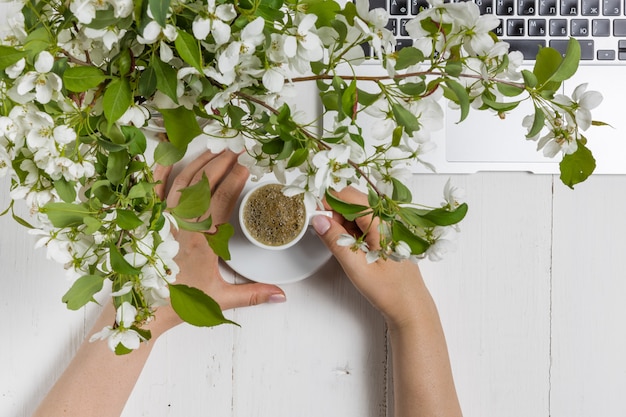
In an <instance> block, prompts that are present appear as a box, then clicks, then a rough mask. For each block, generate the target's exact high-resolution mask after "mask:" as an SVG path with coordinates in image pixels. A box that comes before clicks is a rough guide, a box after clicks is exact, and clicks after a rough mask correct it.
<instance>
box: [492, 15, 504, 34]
mask: <svg viewBox="0 0 626 417" xmlns="http://www.w3.org/2000/svg"><path fill="white" fill-rule="evenodd" d="M498 20H500V24H499V25H498V26H497V27H496V28H495V29H494V30H493V31H492V32H493V33H495V34H496V36H504V20H502V19H498Z"/></svg>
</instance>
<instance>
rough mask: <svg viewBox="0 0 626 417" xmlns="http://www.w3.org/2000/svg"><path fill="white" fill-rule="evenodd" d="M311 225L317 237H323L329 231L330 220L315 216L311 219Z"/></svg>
mask: <svg viewBox="0 0 626 417" xmlns="http://www.w3.org/2000/svg"><path fill="white" fill-rule="evenodd" d="M311 224H312V225H313V229H315V231H316V232H317V234H318V235H320V236H321V235H323V234H324V233H326V232H328V229H330V219H329V218H328V217H326V216H315V217H313V218H312V219H311Z"/></svg>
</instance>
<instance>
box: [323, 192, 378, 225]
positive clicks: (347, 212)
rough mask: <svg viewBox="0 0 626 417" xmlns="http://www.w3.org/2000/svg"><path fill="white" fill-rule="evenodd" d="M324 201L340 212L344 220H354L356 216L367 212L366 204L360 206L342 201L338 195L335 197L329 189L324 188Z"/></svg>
mask: <svg viewBox="0 0 626 417" xmlns="http://www.w3.org/2000/svg"><path fill="white" fill-rule="evenodd" d="M326 202H327V203H328V205H329V206H330V208H332V209H333V210H335V211H336V212H337V213H339V214H341V215H342V216H343V217H345V218H346V220H350V221H352V220H354V219H356V218H357V217H361V216H364V215H365V214H367V213H366V212H365V210H367V209H369V207H367V206H362V205H360V204H352V203H348V202H347V201H343V200H341V199H339V198H338V197H335V196H334V195H332V194H331V193H330V191H329V190H326Z"/></svg>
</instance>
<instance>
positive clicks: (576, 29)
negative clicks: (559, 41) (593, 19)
mask: <svg viewBox="0 0 626 417" xmlns="http://www.w3.org/2000/svg"><path fill="white" fill-rule="evenodd" d="M570 35H572V36H576V37H580V36H589V20H587V19H572V20H570Z"/></svg>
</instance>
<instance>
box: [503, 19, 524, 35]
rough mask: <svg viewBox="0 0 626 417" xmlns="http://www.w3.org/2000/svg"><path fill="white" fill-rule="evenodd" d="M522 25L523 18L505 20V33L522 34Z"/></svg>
mask: <svg viewBox="0 0 626 417" xmlns="http://www.w3.org/2000/svg"><path fill="white" fill-rule="evenodd" d="M524 26H526V21H525V20H524V19H509V20H507V21H506V35H507V36H524Z"/></svg>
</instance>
